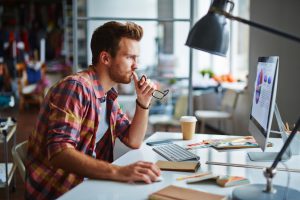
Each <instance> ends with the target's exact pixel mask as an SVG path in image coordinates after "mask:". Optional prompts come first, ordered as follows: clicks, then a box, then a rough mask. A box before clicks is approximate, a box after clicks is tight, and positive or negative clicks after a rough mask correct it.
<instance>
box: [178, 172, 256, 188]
mask: <svg viewBox="0 0 300 200" xmlns="http://www.w3.org/2000/svg"><path fill="white" fill-rule="evenodd" d="M177 180H187V181H186V182H187V183H198V182H201V181H212V182H215V183H216V184H217V185H219V186H221V187H232V186H236V185H243V184H249V183H250V182H249V180H248V179H247V178H244V177H241V176H228V175H216V174H213V173H210V172H204V173H198V174H195V175H192V176H186V177H181V178H179V179H177Z"/></svg>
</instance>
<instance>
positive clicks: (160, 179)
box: [154, 176, 164, 182]
mask: <svg viewBox="0 0 300 200" xmlns="http://www.w3.org/2000/svg"><path fill="white" fill-rule="evenodd" d="M163 180H164V178H163V177H162V176H159V177H157V179H156V180H155V181H154V182H161V181H163Z"/></svg>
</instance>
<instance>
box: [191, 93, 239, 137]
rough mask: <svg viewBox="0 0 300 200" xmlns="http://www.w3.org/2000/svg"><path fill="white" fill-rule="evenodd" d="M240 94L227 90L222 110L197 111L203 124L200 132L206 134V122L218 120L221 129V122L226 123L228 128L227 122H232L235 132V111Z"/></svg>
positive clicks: (196, 114) (197, 116) (197, 115)
mask: <svg viewBox="0 0 300 200" xmlns="http://www.w3.org/2000/svg"><path fill="white" fill-rule="evenodd" d="M237 100H238V93H237V92H236V91H234V90H230V89H227V90H226V91H225V93H224V97H223V99H222V102H221V110H219V111H218V110H197V111H195V116H196V118H197V119H198V120H199V121H200V122H201V128H200V132H201V133H204V132H205V122H206V121H207V120H218V121H219V129H220V128H221V127H220V126H221V121H224V122H225V123H224V126H226V120H231V122H232V131H233V132H234V131H235V127H234V111H235V108H236V105H237Z"/></svg>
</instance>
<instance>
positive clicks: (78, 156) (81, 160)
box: [50, 148, 118, 180]
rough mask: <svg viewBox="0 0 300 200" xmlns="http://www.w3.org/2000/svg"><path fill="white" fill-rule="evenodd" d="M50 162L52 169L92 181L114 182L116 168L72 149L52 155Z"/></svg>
mask: <svg viewBox="0 0 300 200" xmlns="http://www.w3.org/2000/svg"><path fill="white" fill-rule="evenodd" d="M50 162H51V164H52V165H53V166H54V167H57V168H61V169H63V170H65V171H67V172H70V173H74V174H77V175H79V176H82V177H87V178H93V179H112V180H114V179H115V178H116V176H115V174H116V173H117V172H116V171H117V169H118V166H115V165H111V164H109V163H107V162H105V161H100V160H96V159H94V158H92V157H90V156H87V155H85V154H83V153H81V152H79V151H77V150H75V149H72V148H69V149H65V150H63V151H62V152H60V153H58V154H57V155H54V156H53V158H52V159H51V160H50Z"/></svg>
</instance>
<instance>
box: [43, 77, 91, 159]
mask: <svg viewBox="0 0 300 200" xmlns="http://www.w3.org/2000/svg"><path fill="white" fill-rule="evenodd" d="M87 97H88V94H87V91H86V89H85V88H84V87H83V86H82V85H81V84H80V83H79V82H78V81H75V80H67V81H63V82H62V83H60V84H59V85H58V86H57V87H55V88H54V89H53V90H52V94H51V99H50V102H49V104H50V105H49V107H50V113H49V125H48V127H49V129H48V133H47V154H48V159H49V160H50V159H51V158H52V157H53V156H54V155H55V154H57V153H59V152H61V151H62V150H64V149H66V148H76V146H77V144H78V142H79V140H80V129H81V122H82V117H83V116H84V112H85V105H86V104H87V99H88V98H87Z"/></svg>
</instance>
